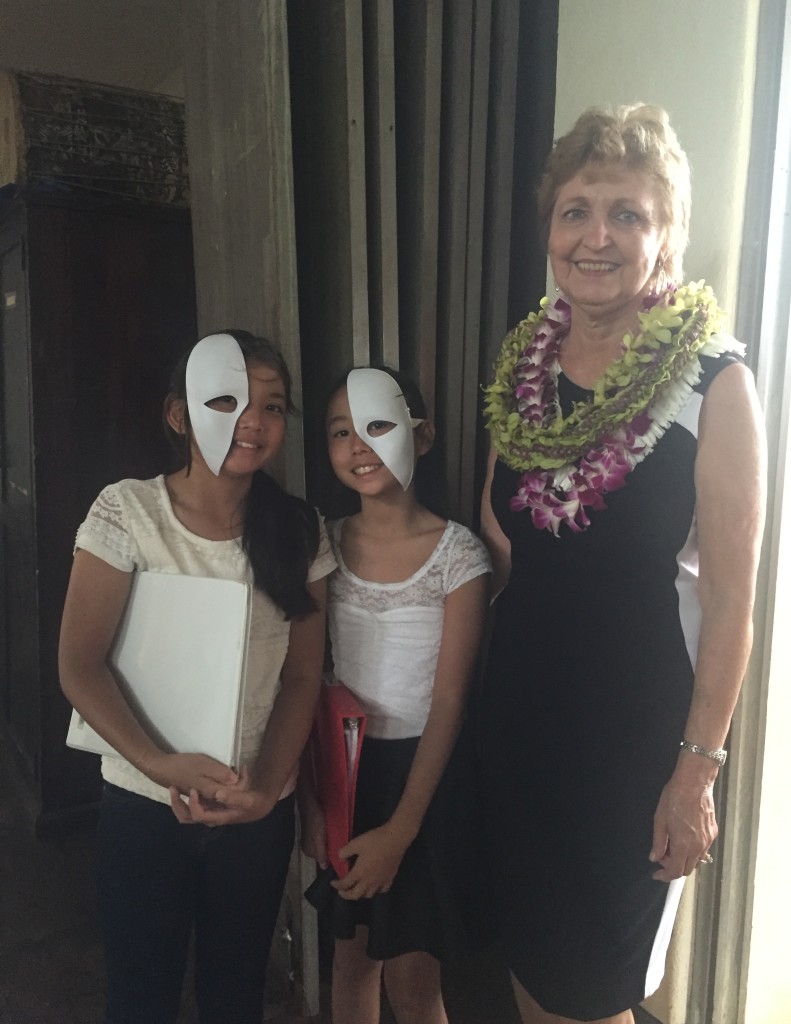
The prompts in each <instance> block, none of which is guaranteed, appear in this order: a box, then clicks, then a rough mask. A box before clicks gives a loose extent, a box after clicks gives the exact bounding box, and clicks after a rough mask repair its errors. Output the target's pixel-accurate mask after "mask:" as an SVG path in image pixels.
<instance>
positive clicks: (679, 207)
mask: <svg viewBox="0 0 791 1024" xmlns="http://www.w3.org/2000/svg"><path fill="white" fill-rule="evenodd" d="M588 164H603V165H613V164H625V165H626V167H627V168H628V169H629V170H633V171H643V172H645V173H647V174H649V175H651V177H653V179H654V181H655V182H656V186H657V192H658V198H659V203H660V209H661V212H662V217H663V224H662V227H664V228H666V229H667V233H668V237H667V247H666V250H665V259H664V263H663V268H662V269H663V270H664V272H665V274H666V275H667V277H668V279H669V280H671V281H680V279H681V273H682V260H683V256H684V250H685V249H686V247H687V240H688V237H689V211H690V201H691V186H690V172H689V162H688V160H687V155H686V153H685V152H684V150H683V149H682V148H681V145H680V144H679V141H678V137H677V136H676V133H675V132H674V131H673V129H672V128H671V126H670V118H669V117H668V115H667V113H666V111H664V110H662V108H661V107H652V106H647V105H646V104H644V103H635V104H632V105H631V106H623V107H617V108H616V109H615V110H606V109H604V108H601V107H590V108H589V109H588V110H586V111H585V112H584V113H583V114H582V115H581V116H580V117H579V118H578V120H577V123H576V124H575V125H574V127H573V128H572V129H571V131H570V132H567V134H566V135H563V136H562V137H561V138H559V139H557V140H556V142H555V145H554V147H553V149H552V152H551V153H550V154H549V156H548V158H547V162H546V167H545V169H544V177H543V178H542V180H541V184H540V186H539V189H538V213H539V219H540V222H541V225H542V227H543V230H544V240H545V242H546V241H547V239H548V238H549V225H550V221H551V219H552V211H553V209H554V206H555V200H556V199H557V195H558V192H559V191H560V189H561V188H562V187H563V185H565V184H566V182H567V181H570V180H571V179H572V178H573V177H574V176H575V175H576V174H577V173H578V172H579V171H581V170H582V169H583V168H584V167H586V166H587V165H588Z"/></svg>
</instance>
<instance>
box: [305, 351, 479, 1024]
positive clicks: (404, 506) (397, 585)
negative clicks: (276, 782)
mask: <svg viewBox="0 0 791 1024" xmlns="http://www.w3.org/2000/svg"><path fill="white" fill-rule="evenodd" d="M326 423H327V441H328V448H329V458H330V462H331V465H332V469H333V472H334V474H335V476H336V477H337V479H338V480H339V481H340V483H341V484H342V485H343V486H344V487H345V488H346V489H347V494H349V495H351V496H354V503H355V504H356V508H357V511H356V512H354V514H351V515H349V516H347V517H345V518H342V519H339V520H337V521H334V522H332V523H330V524H329V534H330V540H331V543H332V546H333V551H334V554H335V557H336V560H337V562H338V569H337V570H336V571H335V573H333V575H332V576H331V577H330V580H329V590H328V600H329V604H328V617H329V625H330V639H331V643H332V656H333V663H334V671H335V675H336V677H337V678H338V679H339V680H341V681H342V682H343V683H345V684H346V686H347V687H348V688H349V689H350V690H351V691H352V692H353V693H354V694H355V695H356V696H357V698H358V699H359V701H360V703H361V705H362V707H363V710H364V711H365V713H366V716H367V721H366V731H365V738H364V741H363V744H362V754H361V760H360V765H359V774H358V781H357V789H356V799H355V821H354V830H353V831H354V838H352V840H351V841H350V842H349V843H348V844H347V845H346V846H345V847H344V848H342V850H341V852H340V855H341V857H342V858H343V859H345V860H347V861H348V862H349V863H350V865H351V867H350V870H349V872H348V874H346V875H345V877H343V878H341V879H336V880H335V881H334V882H333V883H332V884H333V887H334V889H335V893H336V894H335V895H334V896H333V898H332V902H331V907H330V915H331V916H330V921H331V930H332V932H333V935H334V938H335V949H334V964H333V989H332V1009H333V1022H334V1024H375V1022H378V1020H379V1006H380V987H381V983H382V980H383V981H384V985H385V987H386V990H387V995H388V999H389V1002H390V1005H391V1008H392V1010H393V1012H394V1014H395V1016H396V1019H397V1020H398V1022H399V1024H412V1022H420V1024H444V1022H446V1021H447V1017H446V1014H445V1009H444V1006H443V1002H442V994H441V989H440V961H441V959H442V958H443V957H444V956H446V955H448V954H449V953H450V952H453V951H454V946H455V944H456V941H457V939H458V938H459V936H458V931H457V929H458V927H459V926H460V924H461V920H460V918H459V917H458V909H457V908H454V907H453V906H452V905H451V903H452V901H451V900H449V899H448V897H449V893H450V890H451V889H452V885H450V884H449V879H448V877H446V876H445V877H443V872H447V870H448V867H447V865H446V864H443V862H442V860H443V859H442V856H441V855H440V854H439V851H438V846H437V844H436V843H435V839H437V838H438V836H437V833H438V831H441V830H439V829H438V828H437V820H436V818H437V813H436V803H437V802H436V801H434V802H433V798H434V797H435V793H436V791H437V787H438V785H439V784H440V780H441V778H442V776H443V772H444V771H445V768H446V765H447V764H448V761H449V758H450V756H451V752H452V751H453V748H454V744H455V742H456V738H457V736H458V733H459V729H460V726H461V721H462V715H463V711H464V703H465V697H466V692H467V688H468V684H469V682H470V678H471V676H472V672H473V668H474V665H475V660H476V657H477V654H478V648H479V644H480V640H481V633H482V628H483V622H484V615H485V607H486V599H487V586H488V574H489V572H490V563H489V558H488V555H487V553H486V550H485V548H484V547H483V545H482V544H481V542H480V541H479V540H478V539H477V538H476V537H475V536H474V535H473V534H472V533H471V532H470V531H469V530H468V529H467V528H466V527H464V526H461V525H460V524H458V523H455V522H453V521H449V520H448V519H447V518H446V516H445V515H444V514H443V509H442V508H441V507H440V506H439V505H438V504H437V503H436V501H435V500H434V498H433V496H432V492H434V493H436V491H437V490H438V487H437V485H438V484H439V483H440V482H441V481H440V480H439V478H438V476H437V473H436V470H435V469H434V470H432V467H431V458H430V453H431V451H432V445H433V441H434V427H433V424H431V423H430V422H429V421H428V420H427V419H426V410H425V407H424V403H423V400H422V397H421V396H420V393H419V391H418V390H417V388H416V387H415V386H414V385H413V384H411V382H410V381H408V380H406V379H405V378H403V377H402V376H401V375H400V374H396V373H395V372H394V371H391V370H387V371H384V370H379V369H373V368H362V369H355V370H352V371H351V372H350V373H349V374H348V375H347V376H346V378H345V379H344V381H343V383H342V384H341V386H340V387H338V388H337V389H336V390H335V391H334V392H333V394H332V396H331V398H330V402H329V408H328V411H327V420H326ZM303 796H304V800H303V801H302V805H301V807H302V813H303V849H304V850H305V852H306V853H307V854H308V855H309V856H312V857H314V858H315V859H316V860H317V862H318V863H319V865H320V866H322V867H323V866H326V863H327V851H326V836H325V833H324V828H323V821H322V817H321V813H320V809H319V808H318V805H317V803H316V802H315V797H314V795H313V794H312V793H311V792H309V791H307V788H306V787H305V792H304V793H303Z"/></svg>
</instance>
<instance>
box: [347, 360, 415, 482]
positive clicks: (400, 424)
mask: <svg viewBox="0 0 791 1024" xmlns="http://www.w3.org/2000/svg"><path fill="white" fill-rule="evenodd" d="M346 390H347V394H348V396H349V408H350V410H351V414H352V422H353V423H354V429H355V431H356V433H357V436H358V437H359V438H361V439H362V440H364V441H365V443H366V444H367V445H368V446H369V447H370V448H371V450H372V451H374V452H376V454H377V455H378V456H379V458H380V459H381V460H382V462H383V463H384V465H385V466H387V468H388V469H389V470H390V472H391V473H392V474H393V476H394V477H395V478H396V480H398V482H399V483H400V484H401V486H402V487H403V488H404V490H406V489H407V487H409V484H410V482H411V480H412V474H413V473H414V470H415V441H414V437H413V435H412V426H413V424H412V419H411V417H410V415H409V408H408V406H407V404H406V399H405V398H404V395H403V392H402V391H401V388H400V387H399V385H398V383H397V382H396V381H395V380H394V379H393V378H392V377H391V376H390V374H389V373H385V371H384V370H374V369H370V368H363V369H357V370H351V371H350V373H349V376H348V377H347V378H346ZM382 423H391V424H392V425H393V426H392V429H391V430H389V431H388V432H387V433H379V434H378V435H377V436H373V435H372V433H371V426H372V424H382Z"/></svg>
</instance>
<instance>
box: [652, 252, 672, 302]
mask: <svg viewBox="0 0 791 1024" xmlns="http://www.w3.org/2000/svg"><path fill="white" fill-rule="evenodd" d="M665 259H666V257H665V256H664V255H660V256H658V257H657V260H656V283H655V284H654V294H656V295H661V294H662V292H664V291H666V290H667V287H668V285H669V283H670V282H669V281H668V279H667V273H666V272H665Z"/></svg>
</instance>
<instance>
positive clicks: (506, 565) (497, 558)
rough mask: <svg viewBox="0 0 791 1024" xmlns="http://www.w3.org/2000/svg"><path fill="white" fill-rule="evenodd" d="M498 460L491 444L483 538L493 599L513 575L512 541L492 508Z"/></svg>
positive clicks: (484, 501) (483, 501) (485, 487)
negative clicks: (490, 567) (492, 570)
mask: <svg viewBox="0 0 791 1024" xmlns="http://www.w3.org/2000/svg"><path fill="white" fill-rule="evenodd" d="M496 462H497V452H496V451H495V448H494V445H490V447H489V461H488V464H487V466H486V480H485V482H484V485H483V494H482V496H481V540H482V541H483V542H484V544H485V545H486V547H487V548H488V549H489V557H490V558H491V560H492V566H493V567H494V572H493V573H492V582H491V597H492V600H494V599H495V598H496V597H497V595H498V594H499V593H500V591H501V590H502V589H503V587H504V586H505V585H506V583H507V582H508V577H509V576H510V575H511V542H510V541H509V540H508V538H507V537H506V535H505V534H504V533H503V531H502V530H501V529H500V524H499V523H498V522H497V517H496V516H495V514H494V511H493V510H492V480H493V479H494V467H495V463H496Z"/></svg>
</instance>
